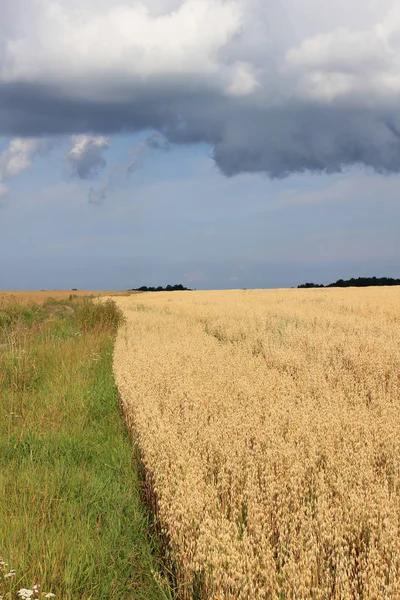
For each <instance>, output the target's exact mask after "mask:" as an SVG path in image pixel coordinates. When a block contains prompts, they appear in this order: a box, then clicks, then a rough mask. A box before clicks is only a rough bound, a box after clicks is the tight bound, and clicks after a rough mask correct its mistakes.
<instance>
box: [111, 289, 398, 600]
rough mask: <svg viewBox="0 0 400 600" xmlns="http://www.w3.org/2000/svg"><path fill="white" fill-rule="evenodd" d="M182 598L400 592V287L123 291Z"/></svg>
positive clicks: (123, 337)
mask: <svg viewBox="0 0 400 600" xmlns="http://www.w3.org/2000/svg"><path fill="white" fill-rule="evenodd" d="M118 304H119V306H120V307H122V308H123V310H124V313H125V316H126V318H127V324H126V326H125V327H124V328H122V329H121V330H120V333H119V335H118V339H117V343H116V348H115V356H114V371H115V376H116V381H117V384H118V387H119V390H120V393H121V395H122V400H123V405H124V409H125V412H126V414H127V417H128V419H129V422H130V424H131V427H132V430H133V432H134V434H135V436H136V437H137V440H138V443H139V447H140V450H141V454H142V460H143V464H144V468H145V472H146V476H147V494H148V498H149V501H150V502H151V503H152V506H153V508H154V511H155V514H156V518H157V520H158V523H159V525H160V528H161V532H162V535H163V538H164V540H165V542H166V547H167V548H168V554H167V558H168V560H169V562H170V564H171V566H172V568H173V569H174V573H175V578H176V582H177V584H178V587H179V597H180V598H185V599H189V598H195V599H204V600H205V599H211V598H212V599H214V600H217V599H219V600H222V599H228V598H230V599H233V598H240V599H243V600H245V599H246V600H257V599H260V600H261V599H266V598H268V599H276V600H278V599H279V600H283V599H285V600H286V599H293V600H294V599H296V600H300V599H304V600H306V599H307V600H308V599H310V598H312V599H315V600H317V599H319V600H326V599H337V600H339V599H340V600H342V599H344V598H346V599H347V598H348V599H358V600H361V599H363V600H367V599H368V600H372V599H382V600H391V599H392V600H395V599H397V598H399V597H400V536H399V527H400V402H399V400H400V344H399V341H400V289H398V288H368V289H362V290H360V289H348V290H340V289H331V290H272V291H231V292H194V293H192V292H185V293H182V294H179V293H177V292H175V293H174V294H167V293H165V294H146V295H142V296H141V297H140V304H139V298H137V299H135V298H129V299H128V298H121V299H118Z"/></svg>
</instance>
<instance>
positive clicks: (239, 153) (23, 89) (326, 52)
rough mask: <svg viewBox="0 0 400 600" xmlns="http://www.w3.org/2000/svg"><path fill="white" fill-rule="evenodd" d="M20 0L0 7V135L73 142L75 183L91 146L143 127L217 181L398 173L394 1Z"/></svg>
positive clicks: (94, 157)
mask: <svg viewBox="0 0 400 600" xmlns="http://www.w3.org/2000/svg"><path fill="white" fill-rule="evenodd" d="M21 2H22V0H3V4H4V8H3V4H2V9H1V10H2V11H3V12H4V15H2V16H4V19H3V21H2V24H0V39H2V40H3V42H2V44H1V45H0V134H3V135H8V136H20V137H24V136H39V135H58V134H71V133H73V134H77V133H79V134H81V135H82V136H85V139H87V140H91V142H88V143H87V144H86V146H85V148H84V150H82V151H81V152H79V151H78V150H76V151H74V152H73V154H72V156H70V155H71V153H70V155H69V156H68V161H69V163H70V165H71V168H72V171H73V172H75V173H76V174H77V175H78V176H80V177H83V178H87V177H89V176H91V175H93V174H95V173H97V172H98V171H99V170H100V169H101V168H103V167H104V166H105V160H104V156H103V151H104V150H105V148H106V142H104V144H100V145H96V142H94V141H93V140H96V139H103V140H105V137H104V136H109V135H112V134H113V133H118V132H126V133H129V132H137V131H141V130H149V129H150V130H153V131H158V132H160V133H161V134H162V135H163V136H164V138H165V139H167V140H168V141H169V142H171V143H176V144H195V143H199V142H206V143H208V144H210V145H211V146H212V147H213V148H214V151H213V156H214V158H215V161H216V164H217V165H218V167H219V168H220V170H221V171H222V172H223V173H224V174H226V175H228V176H232V175H235V174H237V173H241V172H265V173H266V174H268V175H269V176H270V177H285V176H287V175H290V174H291V173H294V172H304V171H324V172H336V171H340V170H342V169H343V168H344V167H346V166H348V165H354V164H364V165H366V166H367V167H370V168H372V169H375V170H376V171H379V172H399V171H400V137H399V132H400V111H399V108H398V96H399V93H400V77H399V75H398V73H399V72H400V41H399V40H400V7H399V6H398V4H397V3H396V2H395V1H392V0H379V2H378V0H371V2H369V3H368V5H367V3H365V2H363V0H346V1H345V0H338V1H337V2H335V3H331V4H330V5H327V4H326V3H321V2H320V1H319V0H318V1H317V0H303V1H302V2H298V0H283V1H282V2H281V3H279V6H277V3H276V2H272V0H174V1H172V0H151V1H147V2H146V3H139V2H136V1H133V0H125V1H124V2H122V3H121V4H120V5H118V6H117V5H115V3H114V2H112V1H111V0H101V1H97V2H94V0H84V1H83V2H79V3H78V1H77V0H68V1H67V0H60V2H58V3H57V4H52V3H49V2H48V1H47V0H32V3H30V5H29V8H28V9H27V10H26V11H21V10H18V6H19V5H20V4H21ZM82 5H83V6H82ZM15 6H17V8H15ZM79 7H80V10H79V11H78V8H79ZM293 23H296V27H293ZM87 132H91V136H88V135H87ZM75 147H77V144H75ZM133 164H135V157H134V156H133ZM128 171H129V168H128ZM115 178H116V176H115V175H113V174H112V173H111V174H110V177H109V179H110V180H113V179H115ZM103 184H104V186H105V191H104V190H103V192H101V186H103ZM110 185H111V183H110ZM101 186H100V188H99V190H98V192H99V194H100V195H99V196H96V190H94V191H93V198H94V200H92V201H95V200H96V198H97V197H99V198H100V197H101V195H102V194H104V195H106V193H107V189H108V188H107V186H106V185H105V183H104V182H103V183H102V184H101Z"/></svg>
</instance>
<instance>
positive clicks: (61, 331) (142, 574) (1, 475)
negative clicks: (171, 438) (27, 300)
mask: <svg viewBox="0 0 400 600" xmlns="http://www.w3.org/2000/svg"><path fill="white" fill-rule="evenodd" d="M120 320H121V315H120V314H119V313H118V311H117V310H116V307H115V304H114V303H112V302H110V303H108V304H106V305H104V304H96V303H94V302H92V301H88V300H85V301H78V300H74V299H72V300H70V301H65V302H58V303H56V302H50V303H47V304H45V305H44V306H42V307H34V306H31V307H21V306H19V307H18V306H14V305H12V306H11V305H3V306H0V411H1V413H0V482H1V483H0V556H1V557H2V558H3V559H4V560H5V561H6V562H7V563H8V565H9V568H14V569H15V571H16V575H15V577H12V578H8V579H4V577H3V576H1V573H0V596H2V595H3V596H4V597H8V598H15V597H16V591H17V590H19V589H20V588H28V589H29V588H31V587H32V586H33V585H34V584H38V585H40V586H41V589H42V590H44V591H46V592H50V591H51V592H53V593H54V594H55V595H56V598H58V599H63V600H69V599H70V600H78V599H85V600H91V599H93V600H102V599H104V600H106V599H115V600H122V599H125V598H129V599H132V600H134V599H138V600H139V599H143V600H145V599H146V600H152V599H158V598H160V599H162V598H168V597H169V593H168V590H167V587H165V586H163V585H162V583H160V581H162V578H161V577H160V575H159V574H157V573H158V567H159V565H158V559H157V558H156V556H157V553H155V547H156V543H155V541H154V540H151V539H150V537H149V535H148V517H147V513H146V508H145V507H144V506H143V503H142V498H141V494H140V486H141V481H140V476H139V466H138V464H137V462H136V461H135V460H134V459H133V449H132V444H131V441H130V439H129V436H128V434H127V432H126V429H125V426H124V422H123V417H122V415H121V413H120V409H119V399H118V393H117V390H116V387H115V385H114V380H113V375H112V350H113V336H114V333H115V330H116V328H117V326H118V324H119V322H120ZM0 571H1V569H0ZM154 573H155V575H154ZM2 588H3V589H2Z"/></svg>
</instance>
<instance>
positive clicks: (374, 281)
mask: <svg viewBox="0 0 400 600" xmlns="http://www.w3.org/2000/svg"><path fill="white" fill-rule="evenodd" d="M377 285H400V279H393V278H392V277H358V278H357V279H355V278H354V277H352V278H351V279H338V280H337V281H335V283H330V284H329V285H322V284H321V283H302V284H301V285H298V286H297V287H298V288H323V287H328V288H329V287H342V288H343V287H369V286H377Z"/></svg>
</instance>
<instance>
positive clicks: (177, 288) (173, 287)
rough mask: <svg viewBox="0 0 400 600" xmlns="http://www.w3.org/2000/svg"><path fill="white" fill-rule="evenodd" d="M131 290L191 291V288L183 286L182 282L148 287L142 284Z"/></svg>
mask: <svg viewBox="0 0 400 600" xmlns="http://www.w3.org/2000/svg"><path fill="white" fill-rule="evenodd" d="M130 291H131V292H183V291H187V292H191V291H192V290H190V289H189V288H187V287H185V286H183V285H182V284H181V283H179V284H178V285H167V287H161V286H158V287H148V286H147V285H142V287H140V288H134V289H132V290H130Z"/></svg>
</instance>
